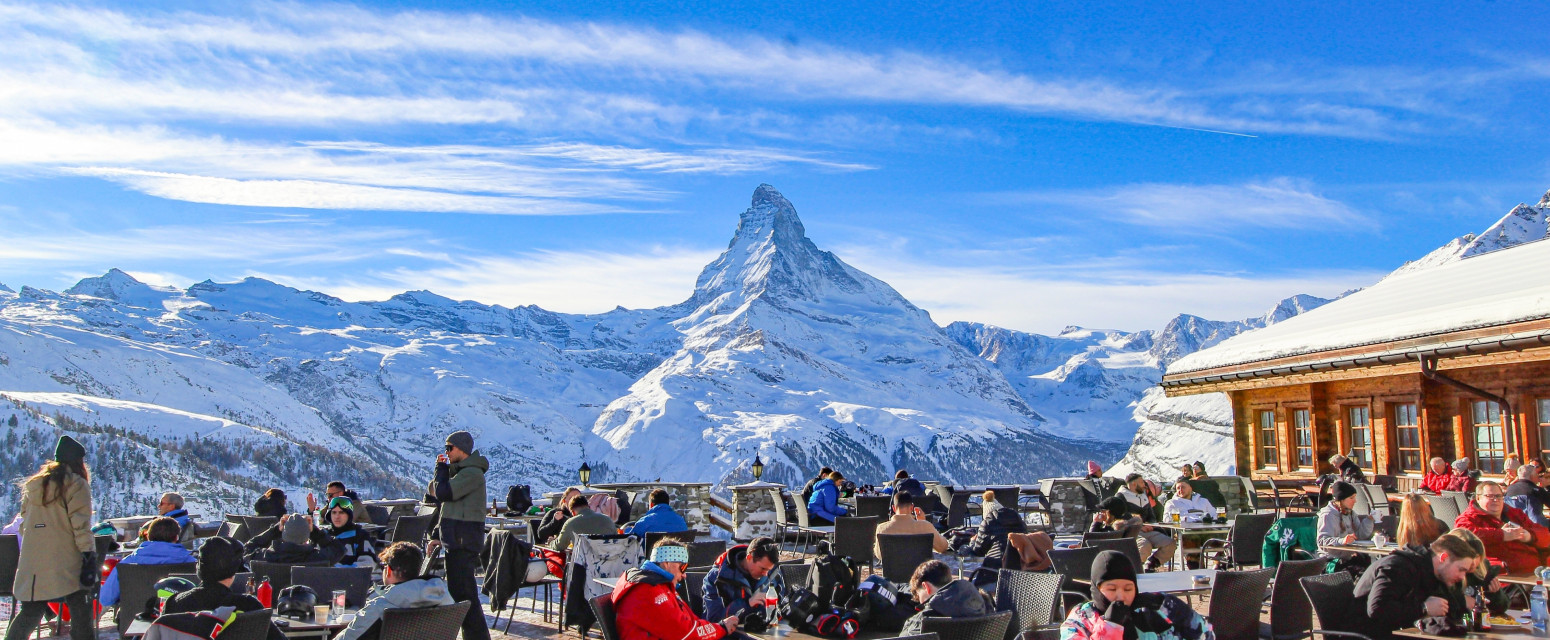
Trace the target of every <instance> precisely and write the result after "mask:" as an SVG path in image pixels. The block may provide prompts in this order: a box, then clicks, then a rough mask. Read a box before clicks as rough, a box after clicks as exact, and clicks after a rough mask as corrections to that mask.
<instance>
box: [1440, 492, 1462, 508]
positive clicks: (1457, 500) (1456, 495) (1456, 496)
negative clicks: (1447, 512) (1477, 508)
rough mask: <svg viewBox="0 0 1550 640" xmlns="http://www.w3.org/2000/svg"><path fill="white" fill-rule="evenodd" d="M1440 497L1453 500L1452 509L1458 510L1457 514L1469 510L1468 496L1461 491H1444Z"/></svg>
mask: <svg viewBox="0 0 1550 640" xmlns="http://www.w3.org/2000/svg"><path fill="white" fill-rule="evenodd" d="M1442 495H1444V496H1446V497H1449V498H1453V508H1455V509H1458V512H1459V513H1464V512H1465V511H1468V510H1469V494H1467V493H1464V492H1463V491H1444V492H1442Z"/></svg>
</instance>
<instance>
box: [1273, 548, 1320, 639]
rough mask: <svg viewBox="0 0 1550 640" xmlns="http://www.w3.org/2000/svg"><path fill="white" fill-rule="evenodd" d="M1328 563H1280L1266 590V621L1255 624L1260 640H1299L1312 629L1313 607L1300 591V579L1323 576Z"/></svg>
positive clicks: (1287, 561) (1298, 561) (1297, 561)
mask: <svg viewBox="0 0 1550 640" xmlns="http://www.w3.org/2000/svg"><path fill="white" fill-rule="evenodd" d="M1328 564H1329V561H1328V560H1324V559H1320V558H1315V559H1312V560H1282V561H1281V564H1279V565H1276V575H1275V579H1274V580H1273V581H1271V587H1270V622H1269V623H1261V624H1260V625H1259V637H1260V638H1262V639H1263V640H1300V639H1301V638H1306V637H1308V632H1309V630H1311V629H1312V628H1313V605H1312V604H1309V602H1308V594H1306V593H1304V592H1303V590H1302V579H1303V578H1307V577H1309V576H1316V575H1320V574H1322V573H1324V568H1325V567H1326V566H1328Z"/></svg>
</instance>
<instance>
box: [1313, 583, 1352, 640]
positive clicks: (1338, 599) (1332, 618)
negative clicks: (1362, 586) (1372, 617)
mask: <svg viewBox="0 0 1550 640" xmlns="http://www.w3.org/2000/svg"><path fill="white" fill-rule="evenodd" d="M1301 582H1302V590H1303V591H1304V592H1306V593H1307V594H1308V602H1310V603H1312V604H1313V613H1314V614H1316V615H1318V617H1319V628H1320V629H1326V630H1330V631H1353V630H1354V628H1353V625H1352V624H1351V616H1350V614H1349V612H1350V605H1351V601H1352V600H1354V599H1355V597H1356V595H1355V594H1356V582H1355V581H1354V580H1352V579H1351V572H1349V571H1336V572H1334V573H1326V574H1324V575H1318V576H1308V577H1306V578H1303V579H1302V581H1301Z"/></svg>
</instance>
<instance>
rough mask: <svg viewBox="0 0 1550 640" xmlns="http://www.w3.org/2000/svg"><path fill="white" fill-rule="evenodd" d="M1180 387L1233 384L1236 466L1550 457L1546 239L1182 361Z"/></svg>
mask: <svg viewBox="0 0 1550 640" xmlns="http://www.w3.org/2000/svg"><path fill="white" fill-rule="evenodd" d="M1162 386H1163V388H1164V389H1165V391H1166V392H1167V394H1168V395H1170V396H1179V395H1189V394H1198V393H1210V392H1218V391H1220V392H1225V393H1226V394H1227V395H1228V397H1229V398H1230V400H1231V402H1232V415H1233V433H1234V442H1235V446H1236V451H1235V457H1236V459H1237V469H1238V473H1239V475H1244V476H1253V477H1256V478H1265V477H1269V478H1300V477H1308V476H1316V475H1318V474H1322V473H1329V472H1330V471H1331V469H1330V467H1329V465H1328V463H1327V462H1326V460H1327V459H1328V458H1329V457H1330V456H1331V455H1333V454H1335V453H1343V454H1347V455H1348V456H1350V457H1351V459H1353V460H1354V461H1356V463H1357V464H1359V465H1361V466H1362V467H1363V468H1364V469H1366V470H1367V472H1368V474H1369V475H1392V476H1395V479H1396V484H1397V485H1398V486H1399V488H1400V489H1401V490H1404V489H1409V488H1413V487H1414V486H1416V485H1418V484H1419V483H1420V481H1421V475H1422V473H1423V472H1424V471H1425V470H1426V468H1427V464H1428V461H1429V460H1430V459H1431V458H1432V457H1434V456H1440V457H1442V458H1445V459H1447V460H1448V461H1450V462H1451V461H1453V460H1455V459H1458V458H1467V459H1469V460H1470V463H1471V467H1472V468H1476V469H1480V470H1481V471H1482V472H1484V473H1485V474H1486V475H1487V476H1492V475H1500V474H1501V473H1502V472H1503V463H1504V459H1505V458H1506V457H1507V456H1508V455H1509V454H1513V453H1516V454H1517V455H1518V459H1519V460H1529V459H1531V458H1532V457H1538V458H1540V459H1542V460H1547V461H1550V240H1545V241H1538V242H1532V243H1528V244H1523V245H1518V246H1515V247H1512V248H1508V249H1503V250H1500V251H1496V252H1493V253H1487V254H1482V255H1478V256H1475V257H1471V258H1467V259H1464V260H1460V261H1457V262H1453V263H1449V264H1444V265H1441V266H1436V267H1431V268H1427V269H1422V270H1418V271H1415V272H1411V273H1404V274H1397V275H1392V276H1389V277H1388V278H1385V279H1384V280H1382V281H1380V282H1378V283H1377V284H1375V285H1373V286H1372V287H1369V288H1367V289H1364V290H1362V291H1359V292H1356V293H1353V294H1351V295H1349V296H1346V297H1345V298H1342V299H1339V300H1336V301H1334V302H1331V303H1329V304H1327V305H1325V306H1323V307H1319V308H1317V309H1314V310H1312V311H1309V312H1307V313H1304V314H1302V315H1299V316H1296V317H1293V318H1290V319H1288V320H1286V321H1284V322H1281V323H1278V324H1274V325H1271V326H1269V327H1266V328H1264V329H1260V330H1258V331H1253V332H1249V333H1245V334H1243V335H1240V336H1237V337H1234V338H1231V339H1229V340H1226V341H1224V342H1222V343H1221V344H1219V345H1217V346H1215V347H1212V348H1209V349H1204V350H1201V351H1199V352H1197V353H1194V354H1191V355H1189V356H1187V357H1185V358H1182V359H1180V360H1179V361H1177V362H1175V363H1174V364H1173V365H1172V366H1170V367H1169V368H1168V371H1167V374H1166V375H1165V376H1164V377H1163V381H1162Z"/></svg>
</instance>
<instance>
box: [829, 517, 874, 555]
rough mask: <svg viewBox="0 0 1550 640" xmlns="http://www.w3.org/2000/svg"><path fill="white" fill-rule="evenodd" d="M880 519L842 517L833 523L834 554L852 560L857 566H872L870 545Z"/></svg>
mask: <svg viewBox="0 0 1550 640" xmlns="http://www.w3.org/2000/svg"><path fill="white" fill-rule="evenodd" d="M882 521H883V519H882V518H878V517H875V516H874V517H868V518H862V517H859V516H847V517H842V518H840V519H838V520H835V521H834V549H833V551H834V553H835V555H840V556H845V557H847V558H850V559H851V560H854V561H855V562H856V563H857V564H858V565H868V566H870V565H871V564H872V561H873V560H874V558H873V557H872V543H873V542H874V541H875V539H876V538H877V525H879V524H881V523H882Z"/></svg>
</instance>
